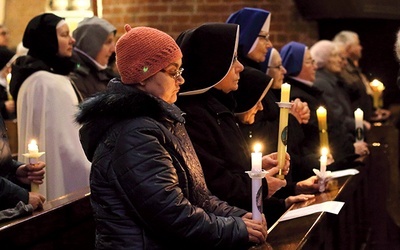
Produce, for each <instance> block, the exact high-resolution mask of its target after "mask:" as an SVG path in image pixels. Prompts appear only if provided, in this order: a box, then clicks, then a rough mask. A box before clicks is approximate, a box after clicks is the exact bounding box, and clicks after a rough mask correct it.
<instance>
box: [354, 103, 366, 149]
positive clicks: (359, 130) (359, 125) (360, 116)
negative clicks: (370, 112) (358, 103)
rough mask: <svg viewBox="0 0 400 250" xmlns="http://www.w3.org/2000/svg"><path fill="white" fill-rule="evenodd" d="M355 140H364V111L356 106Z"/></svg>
mask: <svg viewBox="0 0 400 250" xmlns="http://www.w3.org/2000/svg"><path fill="white" fill-rule="evenodd" d="M354 120H355V125H356V128H355V134H356V142H358V141H364V124H363V120H364V112H363V111H362V110H361V109H360V108H358V109H356V111H354Z"/></svg>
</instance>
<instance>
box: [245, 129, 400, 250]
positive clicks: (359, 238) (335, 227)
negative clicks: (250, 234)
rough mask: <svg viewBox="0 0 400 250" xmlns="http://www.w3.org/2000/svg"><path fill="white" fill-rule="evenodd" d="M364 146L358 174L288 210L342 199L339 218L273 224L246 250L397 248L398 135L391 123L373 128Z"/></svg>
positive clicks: (325, 215)
mask: <svg viewBox="0 0 400 250" xmlns="http://www.w3.org/2000/svg"><path fill="white" fill-rule="evenodd" d="M367 142H368V143H369V145H370V151H371V154H370V155H369V156H368V157H367V158H366V159H365V160H364V161H363V162H364V163H365V165H364V166H360V167H358V170H359V171H360V173H359V174H358V175H355V176H345V177H341V178H338V179H337V180H335V183H333V184H332V187H334V188H332V189H331V190H329V191H328V192H324V193H320V194H317V195H316V198H315V199H313V200H311V201H306V202H302V203H298V204H294V205H293V206H292V207H291V208H290V209H289V210H293V209H297V208H300V207H304V206H309V205H313V204H318V203H321V202H325V201H333V200H336V201H343V202H345V205H344V206H343V208H342V210H341V211H340V213H339V214H338V215H333V214H330V213H325V212H318V213H314V214H311V215H308V216H304V217H301V218H296V219H293V220H289V221H283V222H277V223H275V224H274V225H272V226H271V228H272V229H271V231H270V233H269V235H268V238H267V241H268V243H267V244H264V245H260V246H255V247H252V248H251V249H252V250H261V249H262V250H266V249H274V250H280V249H282V250H283V249H285V250H291V249H307V250H308V249H327V250H329V249H332V250H333V249H400V239H399V235H400V230H399V228H400V227H399V226H398V225H395V223H396V220H395V219H397V218H398V217H399V216H400V213H399V211H400V209H398V207H397V205H396V204H397V203H396V202H394V199H395V198H394V197H393V196H394V195H397V202H399V199H400V195H399V193H400V191H399V190H397V189H398V186H399V185H400V184H399V181H398V180H399V178H398V172H399V171H398V170H399V162H398V155H399V154H398V150H399V148H398V143H399V135H398V131H397V130H396V129H395V128H394V127H393V126H390V125H387V126H386V125H380V126H375V127H373V128H372V129H371V131H369V132H368V134H367ZM393 176H394V177H395V178H397V179H396V180H397V182H396V183H393V182H394V181H393ZM391 177H392V179H391ZM393 193H394V195H393ZM393 207H395V208H393ZM395 209H397V210H395ZM394 211H395V212H394ZM391 213H396V215H397V217H396V216H394V215H393V214H391ZM393 235H394V236H393ZM396 236H397V237H396ZM396 247H397V248H396Z"/></svg>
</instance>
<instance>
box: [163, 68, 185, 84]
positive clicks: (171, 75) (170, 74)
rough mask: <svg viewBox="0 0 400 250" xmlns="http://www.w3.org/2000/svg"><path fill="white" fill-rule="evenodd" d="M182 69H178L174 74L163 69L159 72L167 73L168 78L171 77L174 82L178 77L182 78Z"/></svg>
mask: <svg viewBox="0 0 400 250" xmlns="http://www.w3.org/2000/svg"><path fill="white" fill-rule="evenodd" d="M183 70H184V68H180V69H178V70H177V71H175V72H173V73H172V72H168V71H166V70H165V69H162V70H160V71H161V72H164V73H167V75H169V76H170V77H172V78H173V79H174V80H175V81H177V80H178V79H179V77H180V76H182V72H183Z"/></svg>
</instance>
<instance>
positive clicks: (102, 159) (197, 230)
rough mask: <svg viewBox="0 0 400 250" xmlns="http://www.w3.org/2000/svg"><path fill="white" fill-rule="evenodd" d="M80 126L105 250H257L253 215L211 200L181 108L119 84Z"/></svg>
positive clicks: (99, 241)
mask: <svg viewBox="0 0 400 250" xmlns="http://www.w3.org/2000/svg"><path fill="white" fill-rule="evenodd" d="M77 121H78V122H80V123H82V124H83V127H82V128H81V141H82V145H83V148H84V150H85V152H86V154H87V156H88V159H89V160H90V161H91V162H92V170H91V176H90V188H91V204H92V207H93V211H94V217H95V222H96V248H97V249H214V248H218V249H236V248H244V249H245V248H247V247H249V246H248V245H247V244H248V243H247V242H248V233H247V230H246V226H245V224H244V222H243V220H242V219H241V218H239V216H243V215H244V214H245V213H246V211H245V210H242V209H239V208H236V207H231V206H229V205H228V204H227V203H226V202H222V201H220V200H219V199H218V198H216V197H215V196H212V195H210V193H209V192H208V190H207V187H206V184H205V181H204V176H203V171H202V169H201V166H200V163H199V161H198V159H197V156H196V154H195V152H194V149H193V146H192V144H191V142H190V139H189V137H188V135H187V132H186V130H185V128H184V125H183V123H184V119H183V117H182V116H181V111H180V110H179V109H178V108H177V107H176V106H175V105H170V104H167V103H165V102H164V101H162V100H161V99H158V98H155V97H153V96H151V95H148V94H147V93H145V92H142V91H140V90H138V89H137V88H136V87H135V86H134V85H123V84H122V83H121V82H120V81H119V80H117V79H113V80H111V81H110V83H109V86H108V89H107V91H105V92H103V93H99V94H98V95H97V96H96V97H94V98H89V99H88V100H86V101H85V102H83V103H82V104H81V111H80V113H79V114H78V117H77Z"/></svg>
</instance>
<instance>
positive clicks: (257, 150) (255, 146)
mask: <svg viewBox="0 0 400 250" xmlns="http://www.w3.org/2000/svg"><path fill="white" fill-rule="evenodd" d="M261 148H262V146H261V144H260V143H256V144H255V145H254V152H260V151H261Z"/></svg>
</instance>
